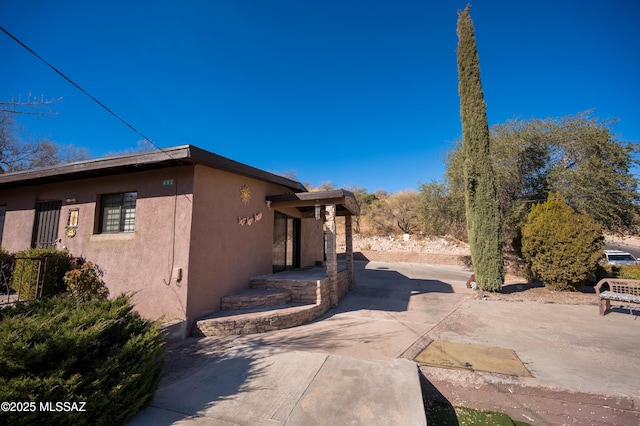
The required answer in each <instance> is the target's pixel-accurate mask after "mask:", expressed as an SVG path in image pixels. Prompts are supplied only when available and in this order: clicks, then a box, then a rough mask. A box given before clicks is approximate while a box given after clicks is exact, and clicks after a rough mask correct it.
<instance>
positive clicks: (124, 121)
mask: <svg viewBox="0 0 640 426" xmlns="http://www.w3.org/2000/svg"><path fill="white" fill-rule="evenodd" d="M0 30H2V32H3V33H5V34H6V35H8V36H9V37H11V38H12V39H13V40H14V41H15V42H16V43H18V44H19V45H20V46H22V47H23V48H25V49H26V50H27V51H28V52H29V53H31V54H32V55H33V56H35V57H36V58H38V59H39V60H40V61H42V62H43V63H44V64H45V65H46V66H48V67H49V68H51V69H52V70H53V71H55V72H56V73H57V74H58V75H59V76H60V77H62V78H64V79H65V80H67V81H68V82H69V83H70V84H71V85H72V86H73V87H75V88H76V89H78V90H79V91H81V92H82V93H84V94H85V95H86V96H88V97H89V99H91V100H92V101H93V102H95V103H97V104H98V105H100V107H102V108H103V109H104V110H105V111H107V112H108V113H109V114H111V115H112V116H114V117H115V118H116V119H118V120H119V121H120V122H122V123H123V124H124V125H125V126H127V127H128V128H129V129H131V130H133V131H134V132H135V133H137V134H138V135H139V136H141V137H142V138H143V139H144V140H145V141H147V142H149V143H150V144H151V145H153V146H155V147H156V148H158V149H159V150H160V151H162V152H164V153H165V154H166V155H167V156H168V157H169V158H171V159H173V160H176V161H178V162H180V160H178V159H176V158H173V157H172V156H171V155H170V154H169V153H168V152H166V151H165V150H164V149H162V148H160V147H159V146H158V145H156V143H155V142H154V141H152V140H151V139H149V138H148V137H146V136H145V135H144V134H143V133H142V132H140V131H139V130H138V129H136V128H135V127H133V125H131V124H129V122H127V121H126V120H125V119H123V118H122V117H120V116H119V115H118V114H116V113H115V112H114V111H113V110H112V109H111V108H109V107H107V106H106V105H105V104H103V103H102V102H100V101H99V100H98V99H96V98H95V97H94V96H92V95H91V94H90V93H89V92H87V91H86V90H84V89H83V88H82V87H80V85H79V84H77V83H76V82H74V81H73V80H71V79H70V78H69V77H67V76H66V75H65V74H64V73H63V72H62V71H60V70H59V69H57V68H56V67H54V66H53V65H51V64H50V63H49V62H47V60H45V59H44V58H43V57H42V56H40V55H38V54H37V53H36V52H34V51H33V50H32V49H31V48H29V46H27V45H26V44H24V43H23V42H21V41H20V40H18V38H16V37H15V36H14V35H13V34H11V33H10V32H9V31H7V30H6V29H4V27H2V26H0Z"/></svg>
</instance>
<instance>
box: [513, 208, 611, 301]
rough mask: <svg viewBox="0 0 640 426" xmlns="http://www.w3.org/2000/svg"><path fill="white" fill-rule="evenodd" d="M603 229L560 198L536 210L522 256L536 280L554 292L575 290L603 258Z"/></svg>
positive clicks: (525, 232)
mask: <svg viewBox="0 0 640 426" xmlns="http://www.w3.org/2000/svg"><path fill="white" fill-rule="evenodd" d="M603 243H604V236H603V233H602V228H601V226H600V225H598V224H597V223H596V222H595V221H594V220H593V219H591V218H590V217H589V216H588V215H587V214H579V213H576V212H575V211H574V210H573V209H572V208H571V207H570V206H569V205H567V204H566V203H565V202H564V201H563V200H562V199H559V198H558V197H555V198H554V197H549V200H548V201H547V202H546V203H543V204H538V205H535V206H533V208H532V209H531V212H530V213H529V216H528V220H527V223H526V225H525V226H524V227H523V228H522V254H523V256H524V258H525V260H526V261H527V263H528V264H529V267H530V268H531V271H532V272H533V274H534V276H536V277H537V278H539V279H540V280H541V281H542V282H543V283H544V285H545V286H546V287H549V288H551V289H553V290H575V289H577V288H578V287H580V286H581V285H582V284H583V283H584V281H585V280H586V279H587V278H589V277H590V276H591V275H592V274H593V273H594V272H595V271H596V269H597V267H598V260H600V259H601V258H602V257H603V252H602V247H603Z"/></svg>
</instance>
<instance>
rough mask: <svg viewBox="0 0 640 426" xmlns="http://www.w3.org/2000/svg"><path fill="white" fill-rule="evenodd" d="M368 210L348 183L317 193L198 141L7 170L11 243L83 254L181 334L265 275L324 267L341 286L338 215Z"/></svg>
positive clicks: (3, 218)
mask: <svg viewBox="0 0 640 426" xmlns="http://www.w3.org/2000/svg"><path fill="white" fill-rule="evenodd" d="M357 213H358V206H357V204H356V202H355V199H354V197H353V194H351V193H350V192H348V191H343V190H337V191H326V192H308V191H307V189H306V188H305V187H304V186H303V185H302V184H301V183H299V182H296V181H294V180H291V179H287V178H285V177H282V176H278V175H275V174H272V173H269V172H266V171H264V170H260V169H257V168H254V167H250V166H247V165H245V164H241V163H238V162H236V161H233V160H230V159H228V158H224V157H221V156H219V155H216V154H213V153H211V152H208V151H205V150H203V149H200V148H197V147H195V146H192V145H185V146H178V147H173V148H168V149H162V150H157V151H149V152H140V153H134V154H127V155H120V156H113V157H105V158H100V159H94V160H89V161H82V162H76V163H71V164H65V165H61V166H56V167H49V168H42V169H34V170H28V171H23V172H15V173H5V174H2V175H0V242H1V245H2V247H3V248H5V249H6V250H8V251H10V252H17V251H21V250H24V249H27V248H29V247H55V248H58V249H62V250H68V251H69V252H70V253H71V254H72V255H74V256H82V257H84V258H86V259H87V260H90V261H92V262H94V263H96V264H97V265H99V266H100V267H101V268H102V269H103V270H104V272H105V274H104V280H105V283H106V284H107V286H108V288H109V291H110V294H111V295H118V294H120V293H123V292H125V293H133V294H134V296H133V302H134V304H135V306H136V309H137V310H138V311H139V312H140V313H141V314H142V315H143V316H144V317H146V318H149V319H161V320H163V321H165V322H169V321H175V322H177V323H178V324H180V327H179V329H180V333H181V334H182V335H188V334H189V332H190V329H191V326H192V323H193V322H194V320H196V319H198V318H201V317H203V316H206V315H211V314H212V313H216V312H218V311H219V310H220V308H221V299H222V297H224V296H225V295H228V294H229V293H233V292H238V291H240V290H243V289H246V288H248V287H249V283H250V280H251V278H252V277H255V276H265V275H269V274H272V273H275V272H279V271H286V270H290V269H292V268H299V267H305V266H313V265H320V264H322V265H326V268H327V269H326V271H327V272H326V273H327V276H328V278H329V279H330V281H331V280H333V282H332V285H333V288H335V286H336V280H337V279H338V278H337V260H336V254H335V216H336V215H345V216H346V217H348V219H347V222H348V223H349V224H350V223H351V219H350V218H351V215H354V214H357ZM347 228H349V229H348V234H349V235H348V238H347V239H348V240H349V241H350V240H351V235H350V233H351V230H350V228H351V227H350V225H349V226H347ZM348 245H350V244H348ZM347 258H348V260H349V261H348V262H347V269H350V271H347V276H348V277H349V278H348V279H350V280H351V281H352V277H353V261H352V254H350V255H348V256H347ZM337 298H339V296H336V295H335V294H331V304H333V305H335V304H336V303H337Z"/></svg>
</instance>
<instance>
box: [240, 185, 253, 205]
mask: <svg viewBox="0 0 640 426" xmlns="http://www.w3.org/2000/svg"><path fill="white" fill-rule="evenodd" d="M240 200H242V202H243V203H244V204H249V201H251V190H250V189H249V187H248V186H247V185H242V186H241V187H240Z"/></svg>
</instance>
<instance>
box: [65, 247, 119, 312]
mask: <svg viewBox="0 0 640 426" xmlns="http://www.w3.org/2000/svg"><path fill="white" fill-rule="evenodd" d="M103 274H104V272H102V269H100V267H99V266H98V265H95V264H93V263H92V262H87V261H86V260H85V259H83V258H81V257H79V258H75V259H73V260H72V261H71V270H69V271H67V272H66V273H65V274H64V277H63V280H64V283H65V284H66V286H67V290H69V292H70V293H71V295H72V296H73V297H75V298H76V299H77V300H79V301H81V302H88V301H90V300H92V299H95V298H101V299H104V298H106V297H108V296H109V289H108V288H107V286H106V285H105V284H104V281H102V276H103Z"/></svg>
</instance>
